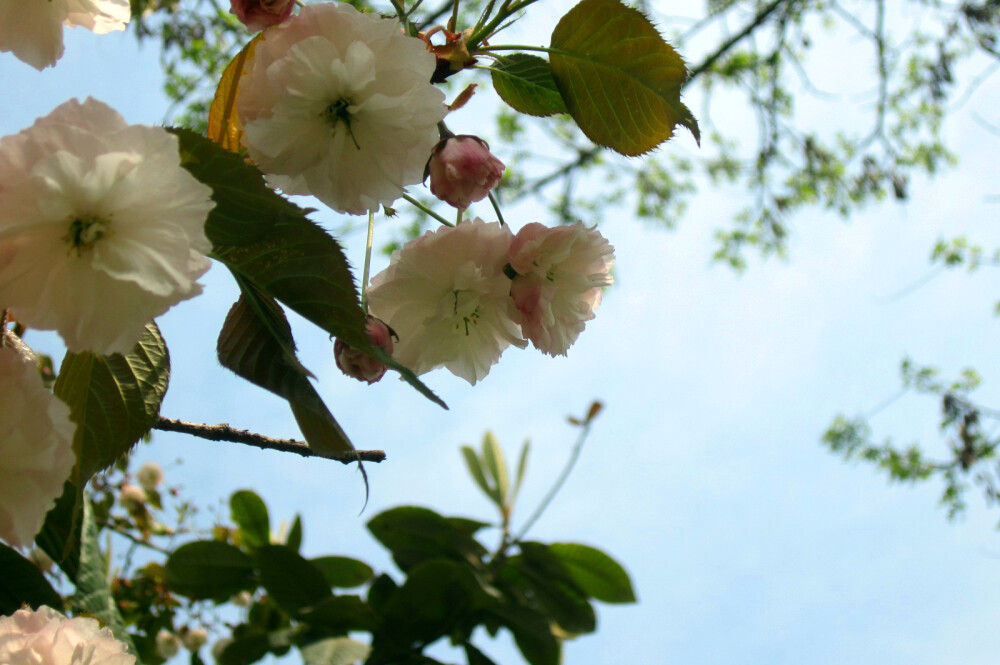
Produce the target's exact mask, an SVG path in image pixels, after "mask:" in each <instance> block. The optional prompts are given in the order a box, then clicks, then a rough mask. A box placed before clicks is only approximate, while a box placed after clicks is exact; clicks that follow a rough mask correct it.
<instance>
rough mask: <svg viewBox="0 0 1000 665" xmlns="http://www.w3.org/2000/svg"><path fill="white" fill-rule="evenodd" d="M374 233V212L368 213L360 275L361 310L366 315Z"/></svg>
mask: <svg viewBox="0 0 1000 665" xmlns="http://www.w3.org/2000/svg"><path fill="white" fill-rule="evenodd" d="M374 232H375V211H374V210H369V211H368V240H367V241H366V243H365V268H364V270H363V271H362V273H361V309H362V310H364V312H365V314H367V313H368V273H369V272H370V270H371V267H372V236H373V235H374Z"/></svg>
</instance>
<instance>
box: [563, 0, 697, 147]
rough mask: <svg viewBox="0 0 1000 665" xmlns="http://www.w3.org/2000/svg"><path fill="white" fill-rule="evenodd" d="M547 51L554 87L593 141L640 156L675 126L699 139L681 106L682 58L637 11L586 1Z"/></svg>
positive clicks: (612, 2) (611, 1) (602, 0)
mask: <svg viewBox="0 0 1000 665" xmlns="http://www.w3.org/2000/svg"><path fill="white" fill-rule="evenodd" d="M551 48H552V51H551V52H550V53H549V58H550V61H551V64H552V75H553V78H554V79H555V82H556V87H557V88H558V89H559V92H560V93H561V94H562V97H563V100H564V101H565V102H566V108H567V109H568V110H569V113H570V115H572V116H573V119H574V120H576V122H577V124H578V125H579V126H580V129H582V130H583V133H584V134H586V135H587V137H588V138H589V139H590V140H591V141H593V142H594V143H597V144H598V145H602V146H606V147H608V148H611V149H612V150H614V151H616V152H619V153H621V154H623V155H629V156H635V155H642V154H644V153H647V152H649V151H650V150H652V149H653V148H655V147H656V146H658V145H660V144H661V143H663V142H664V141H666V140H667V139H669V138H670V137H671V136H672V135H673V133H674V127H675V126H676V125H678V124H679V125H682V126H684V127H687V128H688V129H689V130H690V131H691V133H692V134H693V135H694V137H695V139H696V140H700V133H699V130H698V121H697V120H695V118H694V116H693V115H692V114H691V111H690V110H688V108H687V107H686V106H685V105H684V104H682V103H681V87H682V86H683V84H684V82H685V80H686V79H687V75H688V74H687V68H686V67H685V65H684V61H683V60H682V59H681V57H680V56H679V55H678V54H677V52H676V51H674V49H673V47H671V46H670V45H669V44H667V42H666V41H665V40H664V39H663V37H662V36H661V35H660V33H659V32H658V31H657V29H656V27H655V26H654V25H653V24H652V23H651V22H650V21H649V19H648V18H646V16H645V15H644V14H643V13H642V12H640V11H639V10H637V9H633V8H631V7H627V6H625V5H624V4H622V3H621V2H619V0H583V2H581V3H580V4H578V5H577V6H576V7H574V8H573V9H571V10H570V11H569V13H567V14H566V15H565V16H564V17H563V18H562V19H561V20H560V21H559V23H558V24H557V25H556V28H555V30H554V31H553V32H552V40H551Z"/></svg>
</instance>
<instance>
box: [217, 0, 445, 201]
mask: <svg viewBox="0 0 1000 665" xmlns="http://www.w3.org/2000/svg"><path fill="white" fill-rule="evenodd" d="M434 63H435V60H434V56H433V55H432V54H430V53H429V52H427V50H426V47H425V45H424V43H423V42H422V41H421V40H419V39H416V38H415V37H407V36H405V35H403V34H402V33H401V32H400V29H399V23H398V22H397V21H395V20H392V19H383V18H379V17H378V16H377V15H376V14H362V13H361V12H359V11H358V10H356V9H355V8H354V7H352V6H351V5H349V4H347V3H336V4H333V3H324V4H319V5H309V6H306V7H304V8H303V9H302V11H301V12H299V13H298V14H297V15H295V16H292V17H291V18H290V19H288V20H287V21H286V22H284V23H282V24H281V25H278V26H275V27H273V28H269V29H268V31H267V36H266V38H265V39H263V40H262V41H260V42H259V43H258V44H257V46H256V48H255V49H254V52H253V57H252V58H251V59H250V61H249V62H248V64H247V69H246V71H245V72H244V74H243V77H242V79H241V80H240V91H239V97H238V98H237V102H236V104H237V112H238V115H239V119H240V122H241V123H242V125H243V143H244V144H245V145H246V147H247V151H248V153H249V155H250V158H251V159H253V161H254V162H255V163H256V164H257V165H258V166H259V167H260V169H261V170H262V171H264V173H266V174H267V176H268V182H269V183H271V184H272V185H273V186H275V187H278V188H280V189H281V190H282V191H283V192H285V193H286V194H311V195H313V196H315V197H317V198H318V199H319V200H321V201H323V202H324V203H326V204H327V205H328V206H330V207H332V208H334V209H336V210H339V211H342V212H349V213H352V214H361V213H364V212H366V211H369V210H377V209H378V207H379V205H391V204H392V202H393V201H395V200H396V199H397V198H399V197H400V196H401V195H402V194H403V192H404V188H405V187H406V186H407V185H414V184H417V183H419V182H421V181H422V179H423V171H424V166H425V164H426V163H427V159H428V157H430V153H431V148H433V147H434V145H435V144H436V143H437V142H438V138H439V136H438V129H437V123H438V121H440V120H441V119H442V118H443V117H444V114H445V110H446V109H445V105H444V93H442V92H441V91H440V90H438V89H437V88H435V87H434V86H433V85H432V84H431V83H430V77H431V74H432V73H433V71H434Z"/></svg>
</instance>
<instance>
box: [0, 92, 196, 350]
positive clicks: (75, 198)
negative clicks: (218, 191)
mask: <svg viewBox="0 0 1000 665" xmlns="http://www.w3.org/2000/svg"><path fill="white" fill-rule="evenodd" d="M211 193H212V191H211V189H210V188H208V187H206V186H205V185H203V184H201V183H200V182H198V181H197V180H195V178H194V177H193V176H191V175H190V174H189V173H188V172H187V171H186V170H184V169H183V168H182V167H181V165H180V156H179V152H178V143H177V138H176V137H175V136H173V135H172V134H170V133H168V132H167V131H166V130H164V129H162V128H159V127H146V126H142V125H127V124H126V123H125V121H124V120H123V119H122V117H121V116H120V115H118V113H117V112H116V111H114V109H112V108H110V107H109V106H107V105H105V104H103V103H101V102H98V101H96V100H93V99H88V100H87V101H85V102H84V103H82V104H81V103H80V102H78V101H76V100H70V101H68V102H66V103H65V104H62V105H61V106H59V107H58V108H57V109H56V110H55V111H53V112H52V113H51V114H49V115H48V116H46V117H44V118H41V119H39V120H38V121H36V122H35V124H34V125H33V126H31V127H29V128H28V129H26V130H24V131H22V132H20V133H18V134H14V135H11V136H6V137H4V138H3V139H0V307H4V308H10V309H11V311H12V313H13V314H14V316H15V317H16V318H17V320H18V321H20V322H22V323H24V324H25V325H26V326H28V327H29V328H39V329H43V330H56V331H58V333H59V334H60V335H61V336H62V338H63V340H64V341H65V342H66V346H67V347H68V348H69V349H70V350H71V351H93V352H95V353H101V354H110V353H115V352H118V353H127V352H129V351H130V350H131V349H132V347H133V346H134V345H135V343H136V341H138V339H139V337H140V335H141V334H142V331H143V328H144V326H145V324H146V323H147V322H148V321H149V320H151V319H153V318H154V317H156V316H159V315H160V314H163V313H164V312H165V311H167V309H169V308H170V307H172V306H173V305H175V304H177V303H178V302H180V301H182V300H186V299H187V298H191V297H193V296H196V295H198V294H199V293H200V292H201V285H200V284H198V283H196V282H195V280H196V279H198V278H199V277H200V276H201V275H202V274H204V272H205V271H206V270H208V268H209V266H210V261H209V260H208V258H207V257H206V256H205V255H206V254H207V253H208V252H209V251H210V250H211V244H210V243H209V241H208V239H207V238H206V237H205V231H204V226H205V219H206V217H207V215H208V212H209V211H210V210H211V209H212V207H213V206H214V205H215V204H214V203H213V202H212V201H211V198H210V197H211Z"/></svg>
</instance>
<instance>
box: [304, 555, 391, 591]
mask: <svg viewBox="0 0 1000 665" xmlns="http://www.w3.org/2000/svg"><path fill="white" fill-rule="evenodd" d="M310 562H311V563H312V565H314V566H316V567H317V568H319V570H320V572H322V573H323V578H324V579H325V580H326V583H327V585H328V586H331V587H339V588H351V587H356V586H361V585H362V584H366V583H367V582H369V581H371V579H372V578H373V577H374V576H375V571H374V570H372V568H371V566H369V565H368V564H367V563H365V562H364V561H358V560H357V559H351V558H349V557H346V556H321V557H318V558H316V559H311V560H310Z"/></svg>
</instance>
